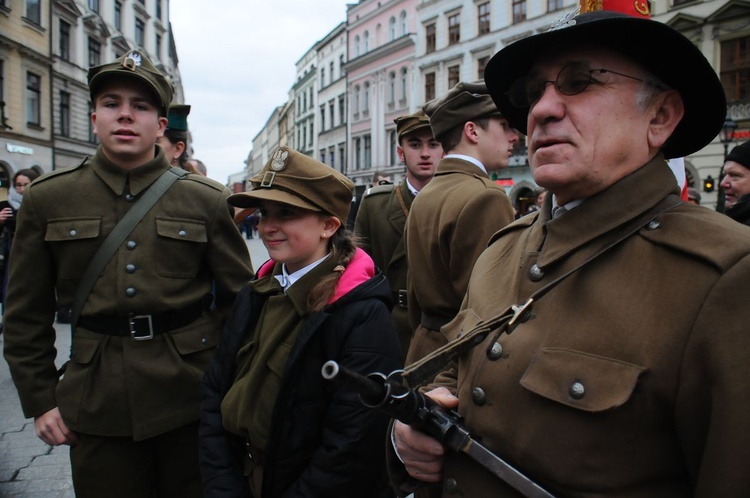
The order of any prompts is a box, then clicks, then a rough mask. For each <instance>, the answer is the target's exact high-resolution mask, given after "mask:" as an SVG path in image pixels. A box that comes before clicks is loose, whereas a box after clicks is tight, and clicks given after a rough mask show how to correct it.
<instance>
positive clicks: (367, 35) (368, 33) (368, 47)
mask: <svg viewBox="0 0 750 498" xmlns="http://www.w3.org/2000/svg"><path fill="white" fill-rule="evenodd" d="M369 51H370V32H369V31H365V53H367V52H369Z"/></svg>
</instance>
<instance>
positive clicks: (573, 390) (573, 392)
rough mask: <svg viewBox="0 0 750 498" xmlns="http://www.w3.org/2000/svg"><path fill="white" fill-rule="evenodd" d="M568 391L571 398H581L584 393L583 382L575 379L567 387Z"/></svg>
mask: <svg viewBox="0 0 750 498" xmlns="http://www.w3.org/2000/svg"><path fill="white" fill-rule="evenodd" d="M568 393H569V394H570V397H571V398H573V399H581V398H583V396H584V395H585V394H586V388H585V387H583V384H582V383H581V382H580V381H575V382H573V384H572V385H571V386H570V389H568Z"/></svg>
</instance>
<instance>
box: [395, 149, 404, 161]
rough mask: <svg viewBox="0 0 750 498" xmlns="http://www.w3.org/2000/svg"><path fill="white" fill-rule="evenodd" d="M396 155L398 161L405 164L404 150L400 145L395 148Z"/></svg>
mask: <svg viewBox="0 0 750 498" xmlns="http://www.w3.org/2000/svg"><path fill="white" fill-rule="evenodd" d="M396 154H398V160H399V161H401V162H402V163H405V162H406V159H405V158H404V148H403V147H401V146H400V145H397V146H396Z"/></svg>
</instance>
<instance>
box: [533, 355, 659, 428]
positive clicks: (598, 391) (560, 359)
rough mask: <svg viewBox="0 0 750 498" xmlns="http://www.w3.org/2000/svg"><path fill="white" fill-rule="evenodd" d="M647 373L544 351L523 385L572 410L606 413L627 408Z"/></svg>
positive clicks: (600, 359) (627, 365) (596, 358)
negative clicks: (642, 377) (627, 403)
mask: <svg viewBox="0 0 750 498" xmlns="http://www.w3.org/2000/svg"><path fill="white" fill-rule="evenodd" d="M647 370H648V369H647V368H646V367H642V366H639V365H634V364H631V363H626V362H623V361H619V360H614V359H611V358H606V357H603V356H597V355H593V354H589V353H583V352H580V351H573V350H569V349H561V348H544V349H542V350H541V351H539V353H537V355H536V356H535V357H534V359H533V361H532V362H531V365H529V368H528V369H527V370H526V372H525V373H524V375H523V377H522V378H521V385H522V386H523V387H524V388H526V389H528V390H529V391H531V392H533V393H536V394H538V395H539V396H543V397H544V398H547V399H549V400H552V401H555V402H557V403H561V404H563V405H565V406H569V407H571V408H576V409H578V410H582V411H585V412H591V413H595V412H604V411H607V410H612V409H614V408H617V407H619V406H622V405H623V404H625V402H627V401H628V400H629V399H630V397H631V396H632V394H633V391H634V390H635V387H636V385H637V384H638V379H639V378H640V377H641V375H643V374H644V373H645V372H646V371H647Z"/></svg>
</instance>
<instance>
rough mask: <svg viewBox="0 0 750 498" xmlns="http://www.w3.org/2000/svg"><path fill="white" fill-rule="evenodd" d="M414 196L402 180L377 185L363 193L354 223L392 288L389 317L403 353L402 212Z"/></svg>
mask: <svg viewBox="0 0 750 498" xmlns="http://www.w3.org/2000/svg"><path fill="white" fill-rule="evenodd" d="M399 192H400V194H401V199H403V201H404V206H405V207H406V210H407V212H408V210H409V208H410V207H411V204H412V200H413V199H414V196H413V195H412V193H411V192H410V191H409V187H408V186H407V185H406V179H404V180H403V181H402V182H401V183H400V184H399V185H379V186H377V187H372V188H370V189H368V190H367V191H366V192H365V195H364V196H363V198H362V202H361V204H360V206H359V211H358V212H357V219H356V222H355V223H354V233H355V234H357V235H358V236H359V237H360V246H361V247H362V248H363V249H364V250H365V252H367V254H369V255H370V256H371V257H372V259H373V261H374V262H375V266H377V267H378V268H379V269H380V271H382V272H383V274H384V275H385V276H386V277H387V278H388V282H389V283H390V284H391V290H392V291H393V310H392V312H391V316H392V317H393V321H394V323H395V324H396V329H397V330H398V336H399V340H400V341H401V347H402V348H403V350H404V354H406V351H407V349H408V348H409V341H410V340H411V334H412V328H411V325H410V323H409V314H408V311H407V309H408V301H407V298H406V274H407V269H408V266H407V261H406V249H405V248H404V237H403V235H404V226H405V225H406V213H404V207H402V205H401V202H400V201H399V197H398V193H399Z"/></svg>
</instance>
